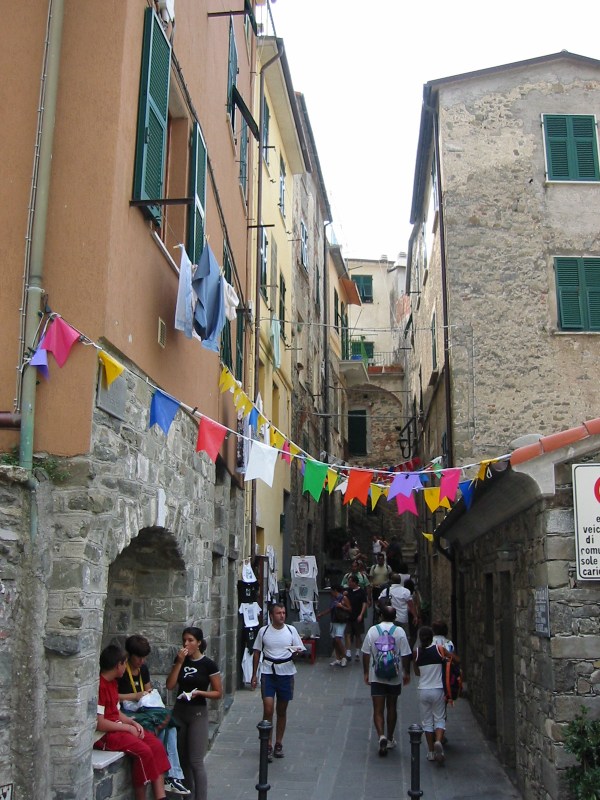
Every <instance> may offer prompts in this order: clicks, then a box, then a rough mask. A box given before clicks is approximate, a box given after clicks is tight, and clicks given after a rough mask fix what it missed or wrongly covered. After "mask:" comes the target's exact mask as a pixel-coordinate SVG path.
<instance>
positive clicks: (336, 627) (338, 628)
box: [331, 622, 346, 639]
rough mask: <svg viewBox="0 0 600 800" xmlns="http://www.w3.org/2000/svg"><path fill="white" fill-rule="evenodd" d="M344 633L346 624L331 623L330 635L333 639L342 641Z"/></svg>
mask: <svg viewBox="0 0 600 800" xmlns="http://www.w3.org/2000/svg"><path fill="white" fill-rule="evenodd" d="M345 633H346V623H345V622H332V623H331V635H332V636H333V638H334V639H343V638H344V634H345Z"/></svg>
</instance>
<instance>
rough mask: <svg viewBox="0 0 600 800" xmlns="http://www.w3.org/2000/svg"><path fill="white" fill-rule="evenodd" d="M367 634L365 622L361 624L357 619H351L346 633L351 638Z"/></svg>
mask: <svg viewBox="0 0 600 800" xmlns="http://www.w3.org/2000/svg"><path fill="white" fill-rule="evenodd" d="M364 632H365V621H364V620H362V621H361V622H359V621H358V620H357V619H351V620H350V622H349V623H348V624H347V626H346V633H347V634H348V635H349V636H362V634H363V633H364Z"/></svg>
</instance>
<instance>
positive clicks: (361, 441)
mask: <svg viewBox="0 0 600 800" xmlns="http://www.w3.org/2000/svg"><path fill="white" fill-rule="evenodd" d="M348 450H349V452H350V455H351V456H366V455H367V412H366V411H365V410H364V409H353V410H352V411H348Z"/></svg>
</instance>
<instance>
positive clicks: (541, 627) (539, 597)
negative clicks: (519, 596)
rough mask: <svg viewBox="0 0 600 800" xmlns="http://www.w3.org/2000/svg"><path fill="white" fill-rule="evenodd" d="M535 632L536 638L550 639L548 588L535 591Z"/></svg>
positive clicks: (543, 587) (542, 587)
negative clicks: (544, 637)
mask: <svg viewBox="0 0 600 800" xmlns="http://www.w3.org/2000/svg"><path fill="white" fill-rule="evenodd" d="M535 632H536V633H537V635H538V636H546V637H548V638H550V600H549V597H548V587H547V586H540V587H539V589H536V590H535Z"/></svg>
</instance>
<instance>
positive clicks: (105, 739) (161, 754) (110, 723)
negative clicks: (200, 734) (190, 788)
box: [94, 644, 171, 800]
mask: <svg viewBox="0 0 600 800" xmlns="http://www.w3.org/2000/svg"><path fill="white" fill-rule="evenodd" d="M126 662H127V653H126V652H125V651H124V650H122V649H121V648H120V647H119V646H118V645H116V644H109V645H108V647H105V648H104V650H103V651H102V652H101V653H100V685H99V687H98V713H97V718H96V730H97V731H98V734H99V736H100V738H99V739H98V740H97V741H96V742H94V747H95V748H96V749H97V750H111V751H117V750H122V751H123V752H125V753H127V755H129V756H133V792H134V796H135V800H145V797H146V784H148V783H150V784H151V785H152V794H153V796H154V798H155V800H165V783H164V778H163V775H164V773H165V772H167V771H168V769H169V767H170V766H171V765H170V764H169V759H168V758H167V754H166V753H165V748H164V747H163V745H162V742H160V741H159V740H158V739H157V738H156V736H154V734H152V733H150V731H145V730H144V728H143V727H142V726H141V725H140V723H139V722H136V721H135V720H134V719H131V717H128V716H127V715H126V714H124V713H123V712H122V711H121V709H120V706H119V691H118V688H117V681H118V680H119V678H121V677H123V674H124V673H125V664H126Z"/></svg>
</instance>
